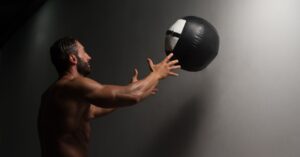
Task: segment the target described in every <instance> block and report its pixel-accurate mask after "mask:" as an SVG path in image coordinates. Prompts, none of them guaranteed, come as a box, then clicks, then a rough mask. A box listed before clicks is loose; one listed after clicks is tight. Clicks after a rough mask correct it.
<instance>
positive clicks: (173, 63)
mask: <svg viewBox="0 0 300 157" xmlns="http://www.w3.org/2000/svg"><path fill="white" fill-rule="evenodd" d="M178 62H179V60H178V59H175V60H172V61H170V62H169V63H168V64H169V65H175V64H177V63H178Z"/></svg>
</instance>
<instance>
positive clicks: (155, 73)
mask: <svg viewBox="0 0 300 157" xmlns="http://www.w3.org/2000/svg"><path fill="white" fill-rule="evenodd" d="M150 75H152V76H153V77H154V78H155V79H157V80H160V79H162V77H161V75H160V74H159V73H157V72H155V71H152V72H151V74H150Z"/></svg>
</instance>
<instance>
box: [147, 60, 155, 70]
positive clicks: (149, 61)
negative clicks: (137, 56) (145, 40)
mask: <svg viewBox="0 0 300 157" xmlns="http://www.w3.org/2000/svg"><path fill="white" fill-rule="evenodd" d="M147 61H148V65H149V67H150V69H151V70H152V68H153V66H154V63H153V61H152V59H151V58H147Z"/></svg>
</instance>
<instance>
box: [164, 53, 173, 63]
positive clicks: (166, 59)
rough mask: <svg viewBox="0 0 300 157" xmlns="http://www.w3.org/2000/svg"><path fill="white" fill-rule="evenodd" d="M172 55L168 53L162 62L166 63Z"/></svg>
mask: <svg viewBox="0 0 300 157" xmlns="http://www.w3.org/2000/svg"><path fill="white" fill-rule="evenodd" d="M173 55H174V54H173V53H170V54H169V55H168V56H167V57H166V58H165V59H164V60H163V61H164V62H168V61H169V60H170V59H171V58H172V57H173Z"/></svg>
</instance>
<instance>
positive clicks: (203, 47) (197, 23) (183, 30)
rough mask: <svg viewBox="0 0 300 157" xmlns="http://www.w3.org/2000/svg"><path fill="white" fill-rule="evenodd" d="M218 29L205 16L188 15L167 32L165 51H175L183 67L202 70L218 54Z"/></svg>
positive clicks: (188, 69) (189, 69) (175, 55)
mask: <svg viewBox="0 0 300 157" xmlns="http://www.w3.org/2000/svg"><path fill="white" fill-rule="evenodd" d="M218 50H219V36H218V33H217V30H216V29H215V28H214V26H213V25H211V24H210V23H209V22H207V21H206V20H204V19H203V18H199V17H195V16H187V17H184V18H181V19H178V20H177V21H176V22H175V23H174V24H173V25H172V26H171V27H170V28H169V29H168V30H167V32H166V38H165V51H166V54H167V55H168V54H169V53H171V52H173V53H174V59H175V58H176V59H178V60H179V64H180V65H181V67H182V69H184V70H187V71H200V70H203V69H204V68H206V67H207V66H208V64H209V63H210V62H211V61H212V60H213V59H214V58H215V57H216V56H217V54H218Z"/></svg>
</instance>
